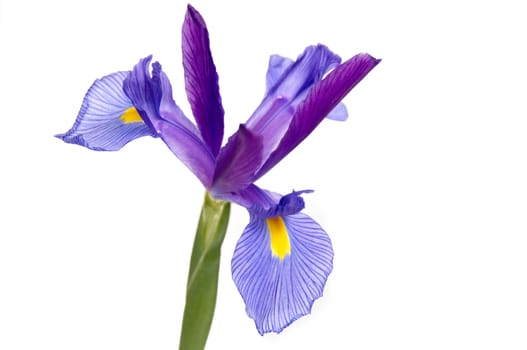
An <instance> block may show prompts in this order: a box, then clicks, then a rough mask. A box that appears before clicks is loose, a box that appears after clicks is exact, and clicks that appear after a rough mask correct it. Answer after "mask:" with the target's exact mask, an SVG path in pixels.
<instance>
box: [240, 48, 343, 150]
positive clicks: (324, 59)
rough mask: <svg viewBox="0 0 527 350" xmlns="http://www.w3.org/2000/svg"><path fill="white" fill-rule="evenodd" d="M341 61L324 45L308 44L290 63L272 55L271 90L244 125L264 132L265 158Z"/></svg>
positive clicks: (269, 78) (256, 131)
mask: <svg viewBox="0 0 527 350" xmlns="http://www.w3.org/2000/svg"><path fill="white" fill-rule="evenodd" d="M338 63H340V57H339V56H337V55H335V54H334V53H333V52H331V51H330V50H329V49H328V48H327V47H326V46H324V45H317V46H309V47H307V48H306V49H305V50H304V52H303V53H302V54H301V55H300V56H299V57H298V59H297V60H296V61H295V62H294V63H291V61H290V60H289V59H286V58H283V57H280V56H271V58H270V60H269V69H268V74H267V85H268V88H269V91H268V93H267V95H266V96H265V98H264V100H263V101H262V103H261V104H260V106H259V107H258V108H257V109H256V111H255V112H254V113H253V115H252V116H251V117H250V118H249V120H247V122H246V123H245V125H246V126H247V128H248V129H250V130H251V131H252V132H254V133H256V134H259V135H262V139H263V141H264V148H263V158H264V159H266V158H267V157H268V156H269V154H270V153H271V152H272V151H273V150H274V149H275V148H276V147H277V145H278V143H279V142H280V140H281V139H282V137H283V135H284V133H285V132H286V130H287V129H288V127H289V124H290V122H291V120H292V118H293V115H294V114H295V111H296V109H297V106H298V105H299V104H300V103H301V102H302V101H303V100H304V99H305V96H306V94H307V92H308V91H309V89H310V88H311V86H312V85H313V84H315V83H316V82H317V81H319V80H320V79H322V77H323V76H324V74H326V72H327V71H328V70H330V69H331V68H333V67H335V66H336V65H337V64H338Z"/></svg>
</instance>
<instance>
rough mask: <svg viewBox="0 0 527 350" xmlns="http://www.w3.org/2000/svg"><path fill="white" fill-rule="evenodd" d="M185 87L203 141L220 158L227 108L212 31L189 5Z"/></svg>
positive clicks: (185, 44) (184, 63) (185, 36)
mask: <svg viewBox="0 0 527 350" xmlns="http://www.w3.org/2000/svg"><path fill="white" fill-rule="evenodd" d="M183 68H184V70H185V87H186V90H187V96H188V100H189V102H190V106H191V108H192V112H193V113H194V118H195V119H196V123H197V125H198V128H199V130H200V132H201V136H202V137H203V140H204V141H205V143H206V144H207V145H208V147H209V149H210V151H211V152H212V154H213V155H214V156H215V157H216V156H217V155H218V152H219V150H220V147H221V143H222V140H223V115H224V111H223V107H222V104H221V96H220V90H219V87H218V74H217V73H216V67H215V66H214V61H213V60H212V55H211V53H210V47H209V33H208V31H207V26H206V24H205V21H204V20H203V18H202V17H201V15H200V14H199V12H198V11H196V10H195V9H194V8H193V7H192V6H191V5H188V10H187V14H186V16H185V22H184V24H183Z"/></svg>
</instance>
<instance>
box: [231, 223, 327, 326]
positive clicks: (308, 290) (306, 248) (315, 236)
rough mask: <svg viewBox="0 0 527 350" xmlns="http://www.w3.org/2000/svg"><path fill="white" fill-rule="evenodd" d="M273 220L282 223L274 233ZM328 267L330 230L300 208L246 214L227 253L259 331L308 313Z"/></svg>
mask: <svg viewBox="0 0 527 350" xmlns="http://www.w3.org/2000/svg"><path fill="white" fill-rule="evenodd" d="M273 222H275V223H276V222H278V225H279V226H280V225H282V229H281V230H280V228H278V231H282V232H278V235H276V234H275V233H274V232H273V230H276V229H275V228H273V226H275V227H276V225H274V224H273ZM284 235H285V236H284ZM280 236H281V237H280ZM278 240H280V241H279V242H277V241H278ZM332 269H333V248H332V246H331V241H330V239H329V236H328V235H327V234H326V232H324V230H323V229H322V228H321V227H320V226H319V225H318V224H317V223H316V222H315V221H314V220H313V219H311V218H310V217H309V216H307V215H305V214H302V213H297V214H292V215H288V216H284V217H277V218H267V219H265V218H262V217H259V216H257V215H251V222H250V223H249V225H248V226H247V227H246V228H245V230H244V232H243V234H242V236H241V237H240V240H239V241H238V243H237V244H236V248H235V250H234V256H233V258H232V277H233V280H234V283H235V284H236V287H237V288H238V290H239V292H240V294H241V295H242V298H243V300H244V301H245V309H246V311H247V314H248V315H249V317H251V318H252V319H254V322H255V324H256V328H257V329H258V332H259V333H260V334H264V333H268V332H276V333H280V332H281V331H282V330H283V329H284V328H285V327H287V326H288V325H290V324H291V323H292V322H293V321H295V320H296V319H298V318H300V317H302V316H304V315H306V314H309V313H310V312H311V307H312V306H313V303H314V301H315V300H316V299H318V298H319V297H321V296H322V293H323V290H324V286H325V284H326V280H327V278H328V276H329V274H330V273H331V270H332Z"/></svg>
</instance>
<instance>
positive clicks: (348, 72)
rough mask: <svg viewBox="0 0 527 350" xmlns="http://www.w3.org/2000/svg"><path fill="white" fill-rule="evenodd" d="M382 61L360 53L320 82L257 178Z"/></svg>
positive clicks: (297, 112) (299, 110) (318, 122)
mask: <svg viewBox="0 0 527 350" xmlns="http://www.w3.org/2000/svg"><path fill="white" fill-rule="evenodd" d="M379 62H380V60H379V59H376V58H374V57H372V56H370V55H368V54H358V55H356V56H354V57H352V58H351V59H349V60H348V61H346V62H345V63H343V64H341V65H340V66H338V67H337V68H335V69H334V70H333V71H331V72H330V73H329V74H328V75H327V76H326V77H325V78H324V79H323V80H321V81H319V82H317V83H316V84H315V85H314V86H313V87H312V88H311V90H310V91H309V93H308V95H307V97H306V99H305V100H304V101H303V102H302V103H301V104H300V105H299V106H298V109H297V110H296V112H295V114H294V117H293V118H292V120H291V123H290V124H289V128H288V129H287V131H286V132H285V133H284V135H283V137H282V138H281V140H280V143H279V145H278V147H277V148H276V149H275V150H274V151H273V152H272V153H271V155H270V157H269V158H268V159H267V161H266V162H265V164H264V165H263V166H262V168H261V169H260V170H259V171H258V175H257V177H256V178H259V177H260V176H262V175H263V174H265V173H266V172H267V171H269V169H271V168H272V167H273V166H274V165H276V163H278V162H279V161H280V160H282V159H283V158H284V157H285V156H286V155H287V154H289V152H291V151H292V150H293V149H294V148H295V147H296V146H298V145H299V144H300V142H302V141H303V140H304V139H305V138H306V137H307V136H308V135H309V134H310V133H311V132H312V131H313V130H314V129H315V128H316V127H317V126H318V124H320V122H321V121H322V120H323V119H324V118H325V117H326V116H327V115H328V114H329V113H330V112H331V110H332V109H333V108H335V106H337V104H338V103H339V102H340V101H341V100H342V99H343V98H344V97H345V96H346V95H347V94H348V92H349V91H350V90H351V89H353V88H354V87H355V85H357V84H358V83H359V82H360V81H361V80H362V79H363V78H364V77H365V76H366V75H367V74H368V73H369V72H370V71H371V70H372V69H373V68H374V67H375V66H376V65H377V64H378V63H379Z"/></svg>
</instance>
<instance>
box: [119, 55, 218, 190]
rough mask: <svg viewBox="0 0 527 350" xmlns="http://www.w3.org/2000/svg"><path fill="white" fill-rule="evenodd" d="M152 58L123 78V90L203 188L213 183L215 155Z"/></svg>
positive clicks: (146, 59) (139, 64)
mask: <svg viewBox="0 0 527 350" xmlns="http://www.w3.org/2000/svg"><path fill="white" fill-rule="evenodd" d="M150 60H151V57H147V58H144V59H142V60H140V61H139V63H138V64H137V65H136V66H135V67H134V69H133V71H132V72H130V73H129V75H128V77H127V78H126V79H125V81H124V91H125V92H126V94H127V95H128V96H129V97H130V99H131V100H132V102H133V104H134V106H135V107H136V108H137V110H138V111H139V113H140V114H141V117H142V118H143V120H145V122H147V121H148V123H150V124H151V125H152V127H153V128H154V129H155V130H156V131H157V133H158V134H159V136H161V138H162V139H163V141H164V142H165V143H166V144H167V146H168V147H169V148H170V150H171V151H172V152H173V153H174V154H175V155H176V156H177V157H178V158H179V159H180V160H181V161H182V162H183V163H184V164H185V165H186V166H187V167H188V168H189V169H190V170H191V171H192V172H193V173H194V174H195V175H196V176H197V177H198V178H199V179H200V181H201V182H202V183H203V185H204V186H205V187H206V188H209V187H210V185H211V183H212V175H213V173H214V157H213V155H212V154H211V153H210V151H209V148H208V147H207V145H206V144H205V143H204V142H203V140H202V139H201V137H200V134H199V131H198V129H197V128H196V126H195V125H194V124H192V122H190V120H188V119H187V118H186V117H185V115H184V114H183V112H182V111H181V109H180V108H179V107H178V106H177V105H176V103H175V101H174V99H173V98H172V87H171V85H170V82H169V80H168V77H167V76H166V74H165V73H164V72H162V71H161V65H160V64H159V63H157V62H156V63H154V64H153V70H152V76H150V72H149V66H150Z"/></svg>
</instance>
